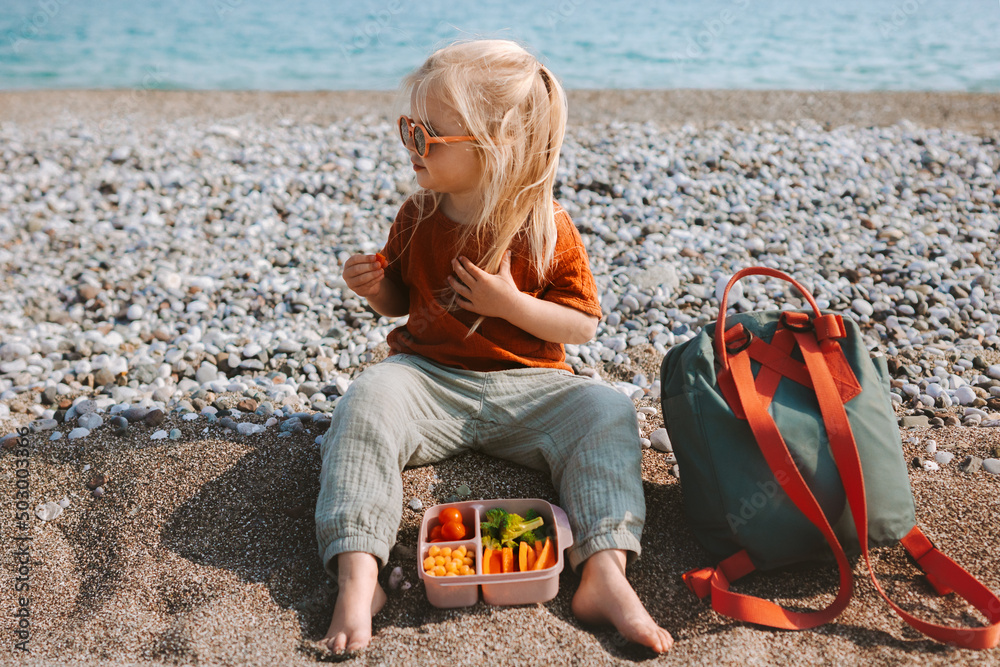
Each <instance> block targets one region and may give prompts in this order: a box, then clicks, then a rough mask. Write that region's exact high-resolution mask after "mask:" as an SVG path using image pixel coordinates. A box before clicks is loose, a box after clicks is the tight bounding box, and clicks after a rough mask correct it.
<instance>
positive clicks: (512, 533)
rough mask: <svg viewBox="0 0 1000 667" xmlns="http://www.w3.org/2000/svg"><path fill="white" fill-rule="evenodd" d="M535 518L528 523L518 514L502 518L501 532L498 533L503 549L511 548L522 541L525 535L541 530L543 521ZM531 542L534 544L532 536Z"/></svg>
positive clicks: (537, 517) (538, 517)
mask: <svg viewBox="0 0 1000 667" xmlns="http://www.w3.org/2000/svg"><path fill="white" fill-rule="evenodd" d="M535 514H536V516H535V517H534V518H533V519H531V520H530V521H529V520H527V519H525V518H524V517H522V516H520V515H518V514H508V515H507V516H506V517H504V524H503V531H502V532H501V533H500V543H501V544H502V545H503V546H505V547H512V546H514V543H515V542H517V541H519V540H520V539H524V538H523V535H524V534H525V533H528V532H531V531H533V530H535V529H537V528H541V526H542V524H543V523H545V520H544V519H542V517H540V516H537V513H535ZM531 541H532V542H534V535H532V538H531Z"/></svg>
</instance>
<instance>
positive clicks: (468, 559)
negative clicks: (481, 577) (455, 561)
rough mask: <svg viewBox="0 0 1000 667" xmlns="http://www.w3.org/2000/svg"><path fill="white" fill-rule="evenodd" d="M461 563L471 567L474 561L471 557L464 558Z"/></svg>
mask: <svg viewBox="0 0 1000 667" xmlns="http://www.w3.org/2000/svg"><path fill="white" fill-rule="evenodd" d="M462 562H463V563H465V564H466V565H472V564H473V563H475V562H476V561H475V560H474V559H473V558H472V557H471V556H466V557H465V558H463V559H462Z"/></svg>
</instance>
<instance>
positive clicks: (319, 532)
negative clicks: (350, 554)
mask: <svg viewBox="0 0 1000 667" xmlns="http://www.w3.org/2000/svg"><path fill="white" fill-rule="evenodd" d="M321 449H322V455H323V469H322V472H321V473H320V492H319V499H318V501H317V503H316V536H317V539H318V541H319V553H320V557H321V558H322V559H323V564H324V566H325V567H326V569H327V571H328V572H329V573H330V574H331V575H335V573H336V559H335V558H334V557H335V556H336V555H337V554H340V553H343V552H346V551H363V552H366V553H370V554H373V555H374V556H376V557H377V558H378V559H379V560H380V561H381V563H382V564H383V565H384V564H385V563H386V561H387V560H388V558H389V551H390V549H391V548H392V545H393V544H395V542H396V531H397V530H398V529H399V522H400V518H401V516H402V507H403V497H402V496H403V483H402V479H401V477H400V473H401V472H402V470H403V468H404V467H405V466H419V465H425V464H428V463H434V462H436V461H440V460H442V459H445V458H448V457H450V456H454V455H455V454H459V453H461V452H466V451H477V452H481V453H484V454H488V455H490V456H496V457H499V458H503V459H507V460H509V461H513V462H515V463H519V464H521V465H525V466H529V467H531V468H535V469H537V470H542V471H548V472H549V473H550V474H551V475H552V484H553V486H554V487H555V488H556V490H557V491H558V493H559V504H560V506H561V507H562V508H563V509H564V510H566V514H567V515H568V516H569V520H570V526H571V527H572V529H573V546H572V547H571V549H570V550H569V554H568V556H569V563H570V565H571V566H572V567H573V569H574V570H575V569H576V568H577V567H578V566H579V565H580V563H582V562H583V561H584V560H586V559H587V558H589V557H590V556H591V555H592V554H594V553H596V552H598V551H601V550H604V549H623V550H625V551H629V552H632V554H630V558H629V560H632V559H633V558H635V557H636V556H638V554H639V552H640V546H639V539H640V537H641V535H642V526H643V522H644V521H645V517H646V503H645V499H644V497H643V490H642V473H641V469H640V461H641V456H642V448H641V446H640V443H639V434H638V426H637V422H636V417H635V406H634V405H633V403H632V401H631V400H630V399H629V398H628V397H627V396H625V395H623V394H621V393H619V392H618V391H616V390H615V389H613V388H612V387H609V386H608V385H605V384H602V383H600V382H597V381H595V380H592V379H590V378H585V377H580V376H577V375H573V374H572V373H570V372H568V371H562V370H556V369H545V368H518V369H513V370H508V371H492V372H488V373H481V372H476V371H465V370H458V369H454V368H449V367H446V366H441V365H439V364H436V363H433V362H431V361H429V360H427V359H425V358H423V357H420V356H415V355H404V354H399V355H393V356H391V357H389V358H388V359H386V360H385V361H382V362H381V363H378V364H376V365H374V366H371V367H369V368H367V369H366V370H365V371H364V372H362V373H361V375H360V376H358V378H357V379H356V380H355V381H354V383H353V384H351V386H350V389H348V391H347V394H346V395H345V396H344V397H343V398H342V399H341V400H340V403H338V405H337V409H336V410H334V413H333V421H332V422H331V424H330V428H329V430H328V431H327V432H326V435H325V436H324V437H323V442H322V446H321Z"/></svg>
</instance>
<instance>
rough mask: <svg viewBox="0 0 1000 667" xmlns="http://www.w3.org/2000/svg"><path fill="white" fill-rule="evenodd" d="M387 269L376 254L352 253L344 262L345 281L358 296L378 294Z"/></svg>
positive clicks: (368, 296) (367, 296)
mask: <svg viewBox="0 0 1000 667" xmlns="http://www.w3.org/2000/svg"><path fill="white" fill-rule="evenodd" d="M384 278H385V271H383V270H382V263H381V262H379V260H378V257H376V256H375V255H352V256H351V257H350V258H348V260H347V262H345V263H344V282H346V283H347V286H348V287H350V288H351V290H353V291H354V293H355V294H357V295H358V296H363V297H365V298H366V299H369V298H371V297H373V296H378V294H379V291H380V288H381V286H382V281H383V279H384Z"/></svg>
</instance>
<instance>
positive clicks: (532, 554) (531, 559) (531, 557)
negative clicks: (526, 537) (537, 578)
mask: <svg viewBox="0 0 1000 667" xmlns="http://www.w3.org/2000/svg"><path fill="white" fill-rule="evenodd" d="M521 544H523V545H524V546H528V545H527V543H526V542H521ZM537 560H538V552H537V551H535V550H534V549H532V548H531V547H528V567H526V568H524V569H525V570H533V569H535V561H537Z"/></svg>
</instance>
